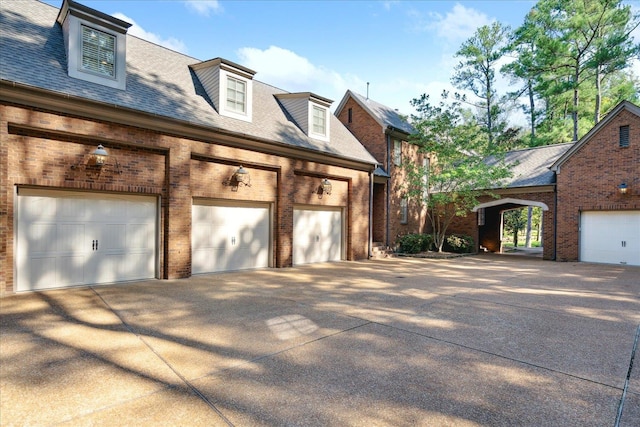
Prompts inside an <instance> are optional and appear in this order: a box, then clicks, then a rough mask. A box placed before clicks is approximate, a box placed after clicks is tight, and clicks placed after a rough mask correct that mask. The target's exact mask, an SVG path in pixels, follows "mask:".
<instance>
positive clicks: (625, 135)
mask: <svg viewBox="0 0 640 427" xmlns="http://www.w3.org/2000/svg"><path fill="white" fill-rule="evenodd" d="M628 146H629V126H628V125H627V126H620V147H621V148H625V147H628Z"/></svg>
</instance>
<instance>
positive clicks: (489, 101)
mask: <svg viewBox="0 0 640 427" xmlns="http://www.w3.org/2000/svg"><path fill="white" fill-rule="evenodd" d="M487 70H489V64H487ZM485 76H486V85H487V131H488V133H489V147H490V148H493V120H492V119H491V104H492V102H493V99H492V97H491V79H490V78H489V74H488V72H487V74H486V75H485Z"/></svg>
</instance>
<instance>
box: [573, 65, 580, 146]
mask: <svg viewBox="0 0 640 427" xmlns="http://www.w3.org/2000/svg"><path fill="white" fill-rule="evenodd" d="M579 70H580V69H579V67H578V66H576V72H575V74H574V76H573V78H574V80H573V84H574V87H573V111H572V112H571V117H572V118H573V140H574V141H577V140H578V101H579V94H578V79H579V78H580V74H579Z"/></svg>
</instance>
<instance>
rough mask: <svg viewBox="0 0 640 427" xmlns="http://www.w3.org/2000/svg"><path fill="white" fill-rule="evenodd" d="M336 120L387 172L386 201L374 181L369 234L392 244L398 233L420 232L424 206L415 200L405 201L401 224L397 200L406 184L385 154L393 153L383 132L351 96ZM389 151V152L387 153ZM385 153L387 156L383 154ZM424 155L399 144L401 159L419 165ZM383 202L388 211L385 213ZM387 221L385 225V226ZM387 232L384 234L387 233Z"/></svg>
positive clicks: (424, 214) (403, 176)
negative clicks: (371, 224) (405, 213)
mask: <svg viewBox="0 0 640 427" xmlns="http://www.w3.org/2000/svg"><path fill="white" fill-rule="evenodd" d="M349 109H351V119H352V120H351V123H349V113H348V112H349ZM338 119H339V120H340V121H341V122H342V123H343V124H344V125H345V126H346V127H347V128H348V129H349V130H350V131H351V132H352V133H353V134H354V135H355V137H356V138H358V140H359V141H360V143H361V144H362V145H364V146H365V147H366V148H367V150H369V152H370V153H371V154H372V155H373V156H374V157H375V158H376V159H377V160H378V161H379V162H380V163H381V165H382V167H383V168H384V169H385V170H386V171H387V172H388V173H389V174H390V175H391V178H390V179H389V180H388V183H387V185H389V186H390V187H389V200H388V203H387V190H386V188H385V186H384V185H385V184H377V185H376V187H375V189H374V198H373V204H374V209H373V214H374V215H375V218H374V219H373V226H374V230H373V235H374V240H375V241H379V242H382V243H385V244H388V245H390V246H393V245H394V244H395V242H396V240H397V238H398V237H399V236H402V235H405V234H410V233H421V232H423V231H424V227H425V221H426V209H425V208H424V206H421V205H420V204H419V203H418V202H417V201H409V212H408V213H409V214H408V221H407V223H401V221H400V219H401V211H400V201H401V199H402V198H403V197H404V194H405V190H404V189H403V185H404V184H405V183H406V178H407V174H406V172H405V171H404V169H403V168H402V166H395V165H394V164H393V162H392V161H391V159H390V158H388V155H389V157H392V156H393V152H392V151H393V147H392V146H391V147H389V150H388V149H387V146H388V144H389V142H388V138H389V139H390V140H391V141H392V140H393V139H394V138H391V137H390V136H389V135H387V133H386V129H384V128H383V127H382V126H381V125H380V123H378V122H377V121H376V120H375V119H374V118H373V117H372V116H371V115H370V114H369V113H368V112H367V110H365V109H364V108H362V107H361V106H360V104H358V103H357V102H356V101H355V100H354V99H353V98H349V99H348V100H347V102H346V103H345V105H344V107H343V108H342V110H341V111H340V114H339V115H338ZM388 151H389V153H387V152H388ZM387 154H388V155H387ZM423 158H424V155H422V154H418V152H417V148H416V147H415V146H413V145H411V144H409V143H407V142H406V140H405V141H404V142H403V144H402V159H403V162H413V163H415V164H418V165H422V159H423ZM387 205H388V208H389V211H388V212H387ZM387 220H388V227H387ZM387 232H388V235H387Z"/></svg>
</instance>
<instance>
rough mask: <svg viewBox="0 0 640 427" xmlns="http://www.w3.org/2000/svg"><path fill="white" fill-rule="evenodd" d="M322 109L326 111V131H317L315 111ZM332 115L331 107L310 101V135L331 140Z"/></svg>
mask: <svg viewBox="0 0 640 427" xmlns="http://www.w3.org/2000/svg"><path fill="white" fill-rule="evenodd" d="M316 111H322V112H323V113H324V133H321V132H316V131H315V118H316V116H315V114H314V113H315V112H316ZM330 119H331V116H330V114H329V109H328V108H327V107H324V106H322V105H318V104H316V103H315V102H311V101H310V102H309V117H308V120H309V136H310V137H312V138H315V139H321V140H323V141H329V135H330V133H329V129H330V126H329V123H330Z"/></svg>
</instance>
